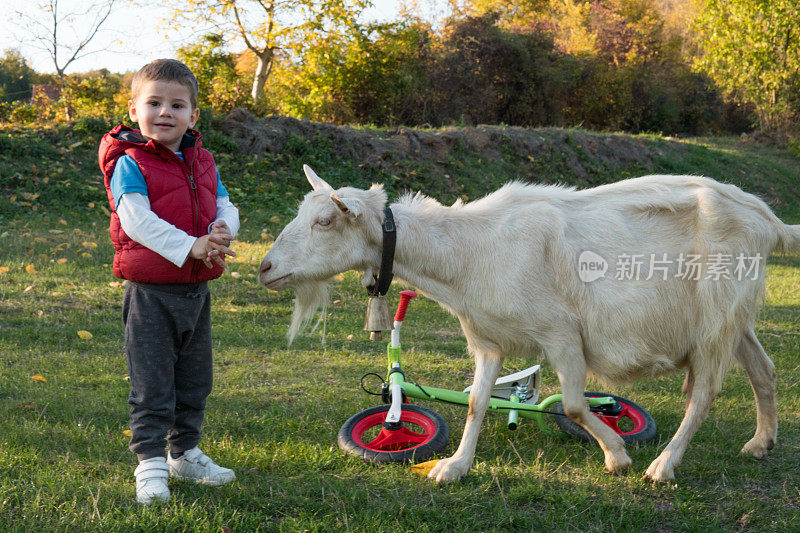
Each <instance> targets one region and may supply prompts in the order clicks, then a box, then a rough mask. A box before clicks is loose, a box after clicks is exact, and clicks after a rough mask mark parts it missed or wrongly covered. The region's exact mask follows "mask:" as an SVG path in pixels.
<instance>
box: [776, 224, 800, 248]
mask: <svg viewBox="0 0 800 533" xmlns="http://www.w3.org/2000/svg"><path fill="white" fill-rule="evenodd" d="M779 244H780V246H781V247H782V248H783V250H784V251H786V252H791V251H798V252H800V224H798V225H794V226H790V225H788V224H784V226H783V227H782V228H780V230H779Z"/></svg>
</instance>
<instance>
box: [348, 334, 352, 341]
mask: <svg viewBox="0 0 800 533" xmlns="http://www.w3.org/2000/svg"><path fill="white" fill-rule="evenodd" d="M347 340H349V341H351V340H353V334H352V333H351V334H350V335H348V336H347Z"/></svg>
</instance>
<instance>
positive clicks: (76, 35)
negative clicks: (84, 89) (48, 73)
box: [17, 0, 118, 79]
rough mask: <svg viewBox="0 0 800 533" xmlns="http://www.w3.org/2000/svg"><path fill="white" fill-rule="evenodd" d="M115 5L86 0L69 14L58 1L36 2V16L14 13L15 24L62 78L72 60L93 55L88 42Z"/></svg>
mask: <svg viewBox="0 0 800 533" xmlns="http://www.w3.org/2000/svg"><path fill="white" fill-rule="evenodd" d="M117 2H118V0H95V1H86V2H81V3H80V6H81V8H80V9H79V10H75V11H71V10H69V9H66V10H65V9H62V7H63V2H60V0H39V1H38V2H37V3H36V4H34V6H33V7H34V9H35V11H37V12H38V13H36V14H31V13H29V12H22V11H17V17H18V18H19V22H18V24H17V25H18V26H19V27H20V28H21V29H22V30H23V31H24V32H25V35H28V36H29V39H30V40H31V41H32V43H33V44H34V45H35V46H36V47H37V48H39V49H40V50H42V51H44V52H46V53H47V54H48V55H49V56H50V59H51V60H52V61H53V67H54V68H55V70H56V74H58V77H59V78H61V79H63V78H64V76H65V75H66V74H65V71H66V69H67V68H68V67H69V66H70V65H71V64H72V63H73V62H74V61H76V60H77V59H80V58H82V57H85V56H87V55H89V54H92V53H95V52H97V50H91V49H90V48H89V43H90V42H91V41H92V39H94V38H95V37H96V36H97V33H98V32H99V31H100V28H101V27H102V26H103V24H105V22H106V20H107V19H108V16H109V15H110V14H111V11H112V10H113V8H114V5H115V4H116V3H117ZM42 14H43V15H44V16H42ZM77 21H81V24H80V25H79V24H77ZM80 28H84V29H83V30H81V29H80ZM65 34H69V35H71V37H67V36H65ZM65 57H66V59H64V58H65Z"/></svg>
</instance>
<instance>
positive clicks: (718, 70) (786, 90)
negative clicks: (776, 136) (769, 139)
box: [696, 0, 800, 133]
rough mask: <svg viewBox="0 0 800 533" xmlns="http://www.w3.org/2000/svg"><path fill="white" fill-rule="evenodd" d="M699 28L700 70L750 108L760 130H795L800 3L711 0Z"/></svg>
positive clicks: (799, 69) (799, 79) (799, 70)
mask: <svg viewBox="0 0 800 533" xmlns="http://www.w3.org/2000/svg"><path fill="white" fill-rule="evenodd" d="M696 25H697V32H698V37H699V39H698V45H699V48H700V49H701V51H702V52H701V56H700V58H699V59H698V60H697V62H696V65H697V67H698V68H699V69H701V70H703V71H705V72H707V73H708V75H709V76H710V77H711V78H712V79H713V80H714V81H715V82H716V83H717V84H718V85H719V86H720V87H722V88H723V89H724V90H725V91H726V92H727V93H728V95H730V96H732V97H733V98H735V99H736V100H737V101H739V102H741V103H745V104H752V105H753V106H754V107H755V109H756V114H757V116H758V123H759V127H760V128H761V130H762V131H764V132H769V133H779V132H784V131H785V130H786V129H787V128H789V127H791V126H792V122H793V120H795V119H796V117H797V114H798V111H800V107H799V106H798V102H797V94H798V91H799V90H800V0H708V2H707V4H706V9H705V11H704V12H703V13H702V14H701V15H700V17H699V18H698V19H697V21H696ZM795 126H796V125H795Z"/></svg>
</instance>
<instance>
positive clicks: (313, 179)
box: [303, 165, 333, 191]
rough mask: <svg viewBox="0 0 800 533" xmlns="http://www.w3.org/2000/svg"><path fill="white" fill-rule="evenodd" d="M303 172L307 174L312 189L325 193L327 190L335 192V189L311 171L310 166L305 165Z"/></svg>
mask: <svg viewBox="0 0 800 533" xmlns="http://www.w3.org/2000/svg"><path fill="white" fill-rule="evenodd" d="M303 172H305V173H306V178H307V179H308V182H309V183H310V184H311V188H312V189H314V190H315V191H325V190H330V191H332V190H333V187H331V186H330V185H328V183H327V182H326V181H325V180H324V179H322V178H320V177H319V176H317V173H316V172H314V171H313V170H311V167H310V166H308V165H303Z"/></svg>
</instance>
